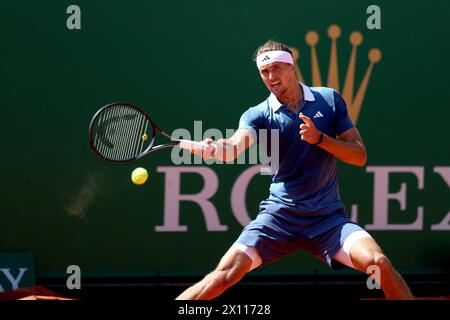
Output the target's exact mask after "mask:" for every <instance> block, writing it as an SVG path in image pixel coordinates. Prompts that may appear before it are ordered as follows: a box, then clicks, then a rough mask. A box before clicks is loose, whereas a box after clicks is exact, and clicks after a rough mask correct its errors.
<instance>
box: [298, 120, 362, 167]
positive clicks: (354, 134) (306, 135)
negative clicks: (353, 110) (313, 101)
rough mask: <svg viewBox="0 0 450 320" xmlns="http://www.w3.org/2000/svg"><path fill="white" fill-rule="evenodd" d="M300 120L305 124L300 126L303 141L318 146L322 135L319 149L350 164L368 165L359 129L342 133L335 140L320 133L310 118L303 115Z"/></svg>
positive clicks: (351, 129) (353, 128)
mask: <svg viewBox="0 0 450 320" xmlns="http://www.w3.org/2000/svg"><path fill="white" fill-rule="evenodd" d="M300 118H301V119H302V120H303V121H304V122H305V123H304V124H302V125H300V136H301V139H302V140H305V141H306V142H308V143H311V144H316V143H317V142H318V141H319V139H320V135H321V134H322V135H323V137H322V141H321V142H320V144H317V146H318V147H320V148H322V149H323V150H325V151H328V152H329V153H331V154H332V155H333V156H335V157H336V158H338V159H340V160H342V161H344V162H346V163H348V164H353V165H356V166H361V167H362V166H364V165H365V164H366V162H367V152H366V147H365V146H364V143H363V141H362V138H361V135H360V134H359V131H358V129H356V128H355V127H352V128H350V129H348V130H346V131H344V132H342V133H341V134H340V135H339V136H338V137H337V138H333V137H330V136H328V135H326V134H325V133H322V132H320V131H319V130H318V129H317V128H316V126H315V125H314V123H313V122H312V120H311V119H310V118H309V117H307V116H305V115H303V114H301V115H300Z"/></svg>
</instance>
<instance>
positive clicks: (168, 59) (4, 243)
mask: <svg viewBox="0 0 450 320" xmlns="http://www.w3.org/2000/svg"><path fill="white" fill-rule="evenodd" d="M71 4H76V5H78V6H79V7H80V9H81V30H68V28H67V27H66V20H67V18H68V17H69V14H67V13H66V9H67V7H68V6H69V5H71ZM371 4H377V5H378V6H379V7H380V8H381V30H369V29H367V27H366V20H367V18H368V17H369V15H368V14H366V8H367V7H368V6H369V5H371ZM449 9H450V3H449V2H448V1H443V0H442V1H432V5H431V4H427V5H423V2H421V1H395V2H394V1H377V2H376V3H373V2H372V1H358V2H355V1H349V0H346V1H332V0H317V1H300V0H296V1H294V0H292V1H289V0H282V1H278V2H277V4H275V2H273V1H267V0H260V1H250V0H245V1H207V0H196V1H80V0H77V1H57V2H56V1H48V0H47V1H14V2H12V1H7V2H2V3H1V4H0V12H1V16H2V17H1V21H2V24H1V28H0V34H1V39H2V45H1V50H0V72H1V75H2V76H1V78H0V85H1V93H2V99H1V107H2V108H1V109H2V120H3V121H2V126H1V132H2V135H1V136H2V137H3V139H2V146H3V147H2V151H1V153H0V157H1V163H2V170H1V185H0V188H1V190H0V192H1V193H0V194H1V195H0V225H1V232H0V250H1V251H15V250H28V251H32V252H33V253H34V255H35V259H36V271H37V274H38V275H39V276H63V275H65V271H66V268H67V266H68V265H72V264H76V265H79V266H80V267H81V270H82V272H83V275H84V276H148V275H154V274H156V273H160V274H161V275H198V274H203V273H205V272H207V271H209V270H211V269H212V268H213V267H214V266H215V264H216V263H217V262H218V259H219V258H220V257H221V256H222V254H223V253H224V252H225V251H226V250H227V248H228V247H229V245H231V243H232V242H233V241H234V240H235V239H236V238H237V236H238V235H239V233H240V231H241V229H242V226H241V224H240V223H239V222H238V220H237V219H236V217H235V215H234V214H233V212H232V208H231V205H230V192H231V189H232V186H233V184H234V182H235V181H236V179H237V178H238V177H239V175H240V174H241V173H242V172H243V171H244V170H245V169H246V168H247V167H248V166H245V165H234V166H229V165H227V166H224V165H212V166H208V168H210V169H212V170H213V171H214V172H215V173H216V174H217V176H218V178H219V180H220V184H219V189H218V191H217V192H216V193H215V195H214V196H213V197H212V198H211V202H212V203H213V204H214V205H215V207H216V208H217V211H218V214H219V219H220V223H221V224H222V225H227V226H228V230H227V231H217V232H209V231H207V230H206V225H205V219H204V216H203V214H202V211H201V210H200V207H199V206H198V205H197V204H195V203H191V202H182V203H181V204H180V211H181V214H180V223H181V224H182V225H187V226H188V231H187V232H156V230H155V227H156V226H158V225H162V224H163V219H164V215H163V214H164V196H166V194H165V192H164V186H165V175H164V174H163V173H162V172H158V171H157V168H158V167H170V166H173V164H172V163H171V161H170V156H169V155H170V154H169V153H168V152H160V153H158V154H154V155H152V156H149V157H145V158H143V159H141V160H139V161H138V162H135V163H128V164H111V163H106V162H103V161H102V160H100V159H99V158H97V157H96V156H95V155H94V154H93V153H92V152H91V151H90V149H89V146H88V142H87V126H88V123H89V120H90V118H91V116H92V115H93V113H94V112H95V111H96V110H97V109H98V108H99V107H100V106H102V105H104V104H106V103H109V102H112V101H118V100H122V101H128V102H131V103H134V104H136V105H139V106H140V107H141V108H143V109H145V110H146V111H147V112H148V113H149V114H151V115H152V117H153V118H154V120H155V121H156V122H157V123H158V124H159V125H160V126H161V127H162V128H164V129H165V130H167V131H168V132H171V131H172V130H174V129H176V128H186V129H188V130H190V131H192V132H193V127H194V121H195V120H202V121H203V128H204V129H207V128H218V129H220V130H223V131H225V129H226V128H230V129H231V128H236V127H237V124H238V120H239V117H240V115H241V114H242V112H244V111H245V110H246V109H247V108H248V107H251V106H253V105H256V104H258V103H259V102H260V101H262V100H263V99H265V97H266V96H267V95H268V93H267V89H266V88H265V87H264V85H263V83H262V82H261V80H260V79H259V75H258V72H257V69H256V67H255V65H254V63H253V62H252V61H251V56H252V53H253V51H254V50H255V49H256V48H257V47H258V46H259V45H260V44H262V43H263V42H264V41H266V40H268V39H271V38H272V39H276V40H280V41H282V42H285V43H287V44H289V45H291V46H295V47H296V48H298V49H299V50H300V55H301V58H300V66H301V69H302V73H303V75H304V76H305V78H306V79H305V80H306V82H307V84H309V83H310V81H311V76H310V75H311V66H310V49H309V47H308V45H307V44H306V43H305V34H306V33H307V32H308V31H310V30H315V31H317V32H318V33H319V36H320V42H319V43H318V45H317V50H318V55H319V62H320V66H321V72H322V79H323V80H326V75H327V69H328V59H329V54H330V41H329V39H328V37H327V29H328V27H329V26H330V25H332V24H337V25H339V26H340V28H341V31H342V35H341V37H340V39H339V40H338V58H339V71H340V81H341V86H342V84H343V81H344V75H345V71H346V68H347V64H348V58H349V55H350V50H351V46H350V44H349V41H348V37H349V35H350V33H351V32H352V31H360V32H361V33H362V34H363V36H364V42H363V43H362V44H361V46H359V47H358V55H357V65H356V81H355V87H356V88H357V87H358V86H359V83H360V82H361V80H362V77H363V75H364V72H365V71H366V68H367V66H368V58H367V54H368V52H369V50H370V49H371V48H379V49H380V50H381V52H382V55H383V57H382V60H381V61H380V62H379V63H378V64H376V65H375V67H374V70H373V73H372V76H371V78H370V82H369V86H368V89H367V93H366V95H365V98H364V102H363V106H362V111H361V113H360V116H359V120H358V124H357V125H358V128H359V130H360V132H361V135H362V137H363V139H364V141H365V143H366V147H367V150H368V154H369V160H368V163H367V166H366V167H364V168H359V167H351V166H348V165H345V164H343V163H340V164H339V176H340V186H341V193H342V198H343V201H344V203H345V205H346V207H347V208H348V211H349V213H350V211H351V210H350V208H351V206H352V205H353V204H357V205H358V222H359V223H360V224H361V225H362V226H366V225H370V224H371V223H373V220H374V216H375V215H376V214H379V213H377V212H374V207H376V206H375V201H376V200H375V196H374V189H375V186H374V174H373V173H372V172H371V169H370V167H375V168H380V167H382V166H390V167H393V166H399V167H406V166H416V167H419V168H422V169H423V170H424V175H423V181H424V187H423V188H422V189H420V188H419V185H418V179H417V178H416V176H415V175H413V174H411V173H394V174H392V175H390V176H389V192H391V193H395V192H398V191H399V190H400V187H401V185H402V184H403V183H405V184H406V189H405V192H406V193H405V194H406V207H405V208H401V207H400V205H399V202H398V201H389V202H388V212H389V223H392V224H410V223H412V222H414V221H415V219H416V217H417V207H419V206H422V207H423V208H424V218H423V227H421V228H420V229H419V230H410V231H407V230H372V231H371V233H372V234H373V236H374V237H375V238H376V239H377V241H378V242H379V244H380V245H381V247H382V248H383V249H384V251H385V252H386V253H387V254H388V256H389V257H390V258H391V260H392V261H393V263H394V265H395V266H396V267H398V268H399V270H400V271H401V272H414V273H432V272H445V271H448V270H449V268H450V255H449V253H448V252H449V250H448V248H449V247H450V232H449V231H450V226H449V225H448V222H447V227H446V230H439V231H438V230H431V225H434V224H438V223H440V222H441V221H443V220H444V218H445V217H446V216H447V214H448V213H449V210H450V205H449V204H450V201H449V198H450V193H449V185H448V184H447V183H446V181H445V180H444V179H443V176H442V175H439V174H438V173H436V172H434V170H435V167H444V168H443V170H447V172H448V170H450V169H449V168H450V150H449V149H450V148H449V143H448V138H449V133H448V121H449V119H450V109H449V101H450V94H449V92H450V90H448V84H449V83H448V82H449V81H448V75H449V72H450V70H449V66H450V64H449V60H448V57H449V56H450V45H449V31H450V30H449V29H450V25H449V23H448V16H447V13H448V11H449ZM137 166H142V167H145V168H147V169H148V170H149V172H150V180H149V182H147V183H146V184H145V185H144V186H140V187H138V186H135V185H133V184H132V183H131V181H130V174H131V171H132V170H133V169H134V168H135V167H137ZM200 166H205V165H195V167H200ZM181 179H182V188H181V189H182V190H181V191H182V192H183V193H196V192H199V191H200V190H201V189H202V187H203V180H202V178H201V177H200V176H198V175H195V174H184V175H182V178H181ZM448 179H449V180H450V177H449V178H448ZM269 182H270V178H269V177H267V176H261V175H257V176H255V177H254V179H253V180H252V181H251V183H250V185H249V187H248V190H247V197H246V203H247V210H248V212H249V214H250V216H251V217H252V218H253V217H255V216H256V214H257V212H258V204H259V201H261V200H262V199H264V198H265V197H266V196H267V194H268V186H269ZM449 183H450V181H449ZM444 229H445V228H444ZM313 270H316V271H318V272H322V273H329V272H331V271H330V270H329V269H328V267H327V266H326V265H325V264H324V263H322V262H320V261H318V260H316V259H315V258H312V257H310V256H308V255H307V254H305V253H298V254H294V255H292V256H289V257H287V258H286V259H285V260H282V261H279V262H276V263H274V264H272V265H269V266H267V267H265V268H263V269H261V270H260V271H257V272H258V273H260V274H308V273H312V272H313Z"/></svg>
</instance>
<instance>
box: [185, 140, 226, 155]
mask: <svg viewBox="0 0 450 320" xmlns="http://www.w3.org/2000/svg"><path fill="white" fill-rule="evenodd" d="M179 141H180V144H179V146H180V148H183V149H187V150H190V151H191V152H192V151H203V148H204V147H205V146H204V145H203V143H202V142H199V141H192V140H179ZM212 146H213V147H214V151H213V153H212V155H213V156H214V155H215V154H216V153H217V149H218V148H219V147H218V146H217V144H216V143H213V144H212Z"/></svg>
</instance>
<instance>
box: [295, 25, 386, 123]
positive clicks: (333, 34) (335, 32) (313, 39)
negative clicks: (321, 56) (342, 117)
mask: <svg viewBox="0 0 450 320" xmlns="http://www.w3.org/2000/svg"><path fill="white" fill-rule="evenodd" d="M340 36H341V28H340V27H339V26H338V25H331V26H330V27H328V37H329V38H330V39H331V52H330V61H329V65H328V79H327V86H328V87H330V88H333V89H336V91H337V92H339V93H340V94H341V95H342V97H343V98H344V100H345V102H346V103H347V108H348V112H349V116H350V119H351V120H352V121H353V123H355V124H356V122H357V120H358V116H359V113H360V110H361V106H362V103H363V100H364V96H365V95H366V90H367V86H368V84H369V79H370V76H371V74H372V70H373V66H374V64H375V63H377V62H379V61H380V60H381V51H380V50H379V49H377V48H372V49H370V51H369V55H368V56H369V62H370V63H369V66H368V67H367V69H366V73H365V74H364V78H363V80H362V81H361V84H360V85H359V88H358V91H357V92H356V95H355V96H354V95H353V92H354V84H355V68H356V50H357V47H358V46H359V45H360V44H361V43H362V42H363V35H362V34H361V32H358V31H354V32H352V33H351V34H350V38H349V40H350V44H351V45H352V51H351V54H350V58H349V63H348V66H347V73H346V75H345V79H344V86H343V89H342V93H341V91H340V86H339V71H338V59H337V57H338V54H337V39H338V38H339V37H340ZM305 41H306V43H307V44H308V45H309V46H310V48H311V73H312V77H311V82H312V86H314V87H321V86H322V78H321V76H320V67H319V60H318V58H317V50H316V45H317V43H318V42H319V35H318V33H317V32H316V31H309V32H308V33H306V37H305ZM292 51H293V56H294V61H295V68H296V74H297V79H298V80H299V81H301V82H303V83H305V81H304V78H303V76H302V73H301V70H300V66H299V63H298V60H299V58H300V54H299V51H298V49H297V48H292Z"/></svg>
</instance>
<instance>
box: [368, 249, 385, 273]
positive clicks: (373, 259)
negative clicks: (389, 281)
mask: <svg viewBox="0 0 450 320" xmlns="http://www.w3.org/2000/svg"><path fill="white" fill-rule="evenodd" d="M370 266H376V267H378V268H379V269H380V270H381V271H387V270H389V269H390V267H391V263H390V261H389V259H388V258H387V257H386V256H385V255H384V254H383V253H380V252H375V253H372V254H371V255H370V258H369V259H368V262H367V264H366V266H365V267H366V269H368V268H369V267H370Z"/></svg>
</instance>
